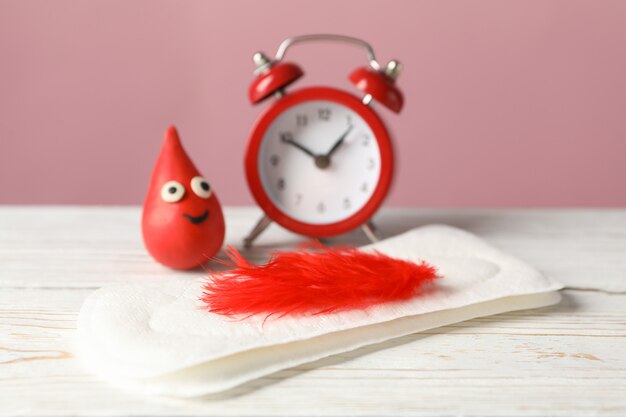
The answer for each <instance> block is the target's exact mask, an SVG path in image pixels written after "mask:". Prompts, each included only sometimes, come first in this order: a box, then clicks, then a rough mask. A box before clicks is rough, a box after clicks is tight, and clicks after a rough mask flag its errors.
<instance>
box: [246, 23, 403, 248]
mask: <svg viewBox="0 0 626 417" xmlns="http://www.w3.org/2000/svg"><path fill="white" fill-rule="evenodd" d="M313 41H327V42H328V41H330V42H341V43H347V44H350V45H356V46H358V47H361V48H363V49H365V51H366V53H367V58H368V60H367V63H368V64H367V66H364V67H359V68H357V69H356V70H354V71H353V72H352V73H351V74H350V76H349V79H350V81H351V82H352V83H353V84H354V85H355V86H356V87H357V89H359V90H361V91H362V93H363V96H362V97H360V98H359V97H358V96H355V95H353V94H351V93H348V92H345V91H342V90H339V89H337V88H331V87H306V88H301V89H297V90H294V91H291V89H290V91H289V92H287V91H286V90H287V87H289V86H291V85H293V83H295V82H296V81H297V80H298V79H299V78H300V77H302V76H303V75H304V72H303V71H302V69H301V68H300V67H299V66H298V65H296V64H295V63H293V62H285V61H284V60H283V58H284V57H285V54H286V52H287V50H288V49H289V48H290V47H291V46H293V45H295V44H298V43H304V42H313ZM253 61H254V63H255V65H256V67H257V68H256V70H255V75H256V78H255V80H254V81H253V83H252V84H251V86H250V89H249V91H248V95H249V99H250V101H251V102H252V103H253V104H256V103H260V102H262V101H264V100H268V99H270V98H272V97H273V98H274V100H272V101H273V103H272V104H271V105H270V106H269V107H268V108H267V109H266V110H265V111H264V112H263V114H261V116H260V117H259V119H258V120H257V122H256V123H255V125H254V126H253V129H252V133H251V135H250V139H249V140H248V146H247V149H246V154H245V171H246V179H247V182H248V186H249V188H250V191H251V193H252V196H253V197H254V199H255V200H256V202H257V203H258V205H259V206H260V207H261V209H262V210H263V211H264V215H263V217H262V218H261V219H260V220H259V221H258V223H257V224H256V226H254V228H253V229H252V231H251V232H250V234H249V235H248V236H247V237H246V238H245V240H244V244H245V246H246V247H250V246H251V245H252V243H253V242H254V240H255V239H256V238H257V237H258V236H259V235H260V234H261V233H262V232H263V231H264V230H265V229H266V228H267V227H268V226H269V225H270V224H271V223H272V222H276V223H278V224H279V225H281V226H282V227H284V228H286V229H288V230H290V231H292V232H295V233H299V234H302V235H305V236H309V237H315V238H321V237H329V236H335V235H338V234H341V233H345V232H348V231H350V230H352V229H355V228H358V227H360V228H361V229H362V230H363V232H364V233H365V234H366V236H367V237H368V238H369V239H370V240H371V241H376V240H377V236H376V233H375V228H374V225H373V223H372V217H373V215H374V214H375V212H376V210H377V209H378V208H379V207H380V205H381V204H382V202H383V201H384V199H385V197H386V195H387V193H388V191H389V188H390V185H391V181H392V177H393V171H394V169H393V168H394V163H393V149H392V144H391V138H390V135H389V133H388V131H387V129H386V127H385V125H384V123H383V121H382V119H381V118H380V116H379V115H378V113H377V112H376V111H375V110H374V109H373V108H372V104H373V103H374V102H376V103H379V104H382V105H383V106H384V107H387V108H388V109H390V110H391V111H393V112H395V113H398V112H400V111H401V109H402V106H403V104H404V98H403V95H402V93H401V92H400V90H399V89H398V87H397V86H396V84H395V83H396V79H397V77H398V75H399V73H400V71H401V65H400V63H399V62H398V61H396V60H392V61H389V62H388V63H387V64H386V65H380V64H379V63H378V61H377V60H376V57H375V55H374V51H373V49H372V47H371V46H370V45H369V44H368V43H367V42H365V41H362V40H360V39H357V38H352V37H349V36H342V35H304V36H296V37H292V38H288V39H286V40H284V41H283V42H282V43H281V45H280V46H279V48H278V52H277V53H276V55H275V57H274V58H273V59H270V58H268V57H267V56H266V55H265V54H263V53H261V52H257V53H255V54H254V56H253ZM346 121H347V125H346ZM335 134H337V135H338V137H337V138H336V139H335V140H331V138H332V136H333V135H335ZM344 148H346V149H345V150H343V149H344ZM340 149H342V151H341V152H339V150H340ZM307 160H309V161H312V162H313V165H314V167H311V166H310V165H308V164H307V163H306V161H307Z"/></svg>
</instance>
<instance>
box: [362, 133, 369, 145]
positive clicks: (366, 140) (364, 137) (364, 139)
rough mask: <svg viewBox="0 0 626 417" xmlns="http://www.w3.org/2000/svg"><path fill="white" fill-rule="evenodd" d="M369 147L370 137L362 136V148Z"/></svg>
mask: <svg viewBox="0 0 626 417" xmlns="http://www.w3.org/2000/svg"><path fill="white" fill-rule="evenodd" d="M369 145H370V137H369V136H368V135H363V146H369Z"/></svg>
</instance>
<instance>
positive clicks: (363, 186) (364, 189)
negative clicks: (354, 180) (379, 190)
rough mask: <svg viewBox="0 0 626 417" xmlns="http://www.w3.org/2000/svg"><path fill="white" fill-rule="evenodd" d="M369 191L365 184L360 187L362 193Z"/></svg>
mask: <svg viewBox="0 0 626 417" xmlns="http://www.w3.org/2000/svg"><path fill="white" fill-rule="evenodd" d="M368 189H369V187H368V186H367V183H366V182H364V183H363V185H361V191H363V192H364V193H366V192H367V190H368Z"/></svg>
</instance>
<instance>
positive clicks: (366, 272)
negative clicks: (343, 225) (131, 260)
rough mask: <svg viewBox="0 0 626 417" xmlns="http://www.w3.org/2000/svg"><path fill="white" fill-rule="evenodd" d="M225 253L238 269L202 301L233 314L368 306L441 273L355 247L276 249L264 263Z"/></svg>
mask: <svg viewBox="0 0 626 417" xmlns="http://www.w3.org/2000/svg"><path fill="white" fill-rule="evenodd" d="M226 254H227V256H228V257H229V258H230V262H228V261H227V262H226V264H227V265H229V266H231V267H233V268H234V269H233V270H231V271H228V272H226V273H223V274H217V275H214V276H212V277H210V278H209V280H208V281H207V282H206V283H205V284H204V287H203V290H204V291H203V294H202V296H201V301H202V302H204V304H205V306H206V308H207V309H208V310H209V311H210V312H212V313H217V314H221V315H225V316H229V317H233V316H241V315H244V316H253V315H257V314H262V315H266V318H267V317H269V316H272V315H279V316H284V315H287V314H323V313H332V312H337V311H342V310H350V309H363V308H367V307H370V306H372V305H376V304H380V303H385V302H390V301H401V300H407V299H409V298H412V297H415V296H417V295H419V294H420V293H421V292H422V291H423V289H424V288H425V284H428V283H430V282H432V281H433V280H434V279H436V278H440V277H439V276H438V275H437V271H436V269H435V268H434V267H433V266H431V265H429V264H427V263H426V262H423V261H422V262H420V263H413V262H408V261H404V260H400V259H395V258H391V257H389V256H387V255H384V254H382V253H379V252H361V251H359V250H357V249H355V248H342V249H332V248H323V249H322V250H321V251H319V252H311V251H305V250H300V251H296V252H277V253H275V254H274V256H273V257H272V258H271V259H270V260H269V262H268V263H266V264H264V265H254V264H251V263H249V262H248V261H247V260H246V259H245V258H244V257H243V256H242V255H241V254H240V253H239V252H238V251H237V250H236V249H234V248H233V247H230V246H229V247H228V248H227V250H226Z"/></svg>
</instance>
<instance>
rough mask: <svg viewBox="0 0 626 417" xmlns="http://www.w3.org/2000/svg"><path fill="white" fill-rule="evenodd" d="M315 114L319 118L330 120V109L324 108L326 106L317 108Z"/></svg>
mask: <svg viewBox="0 0 626 417" xmlns="http://www.w3.org/2000/svg"><path fill="white" fill-rule="evenodd" d="M317 114H318V116H319V118H320V120H327V121H328V120H330V109H326V108H323V109H318V110H317Z"/></svg>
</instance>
